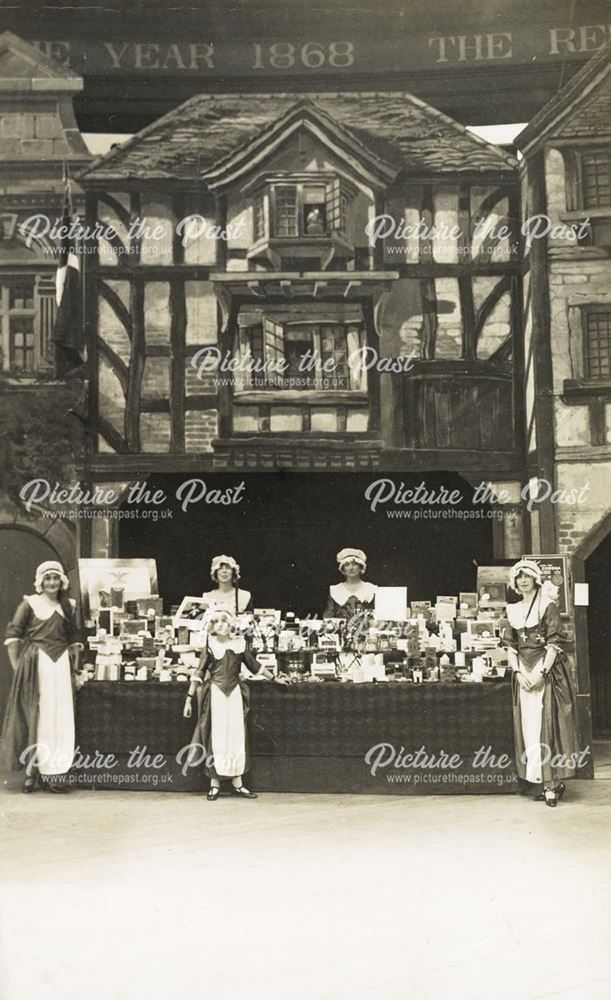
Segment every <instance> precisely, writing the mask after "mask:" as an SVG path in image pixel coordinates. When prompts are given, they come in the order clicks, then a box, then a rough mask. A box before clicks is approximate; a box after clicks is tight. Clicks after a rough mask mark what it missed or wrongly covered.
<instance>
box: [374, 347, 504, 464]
mask: <svg viewBox="0 0 611 1000" xmlns="http://www.w3.org/2000/svg"><path fill="white" fill-rule="evenodd" d="M388 380H389V381H388V382H386V383H385V384H384V385H383V386H382V436H383V439H384V443H385V447H386V448H387V449H389V451H392V452H394V453H395V454H396V457H397V458H398V459H400V461H402V462H403V463H404V462H405V460H406V457H407V456H406V452H409V453H411V459H412V461H413V464H414V467H420V468H428V469H438V468H451V469H457V470H464V471H470V470H484V471H498V470H506V471H507V472H516V471H518V470H519V469H520V468H521V467H522V464H523V445H522V435H521V433H520V430H519V428H520V423H519V419H521V418H520V417H518V414H521V390H520V389H519V388H518V387H517V386H516V385H515V384H514V378H513V376H512V372H511V370H510V369H508V368H505V367H503V368H500V367H493V366H491V365H490V364H489V363H486V362H477V361H457V362H443V361H428V362H427V361H422V362H418V363H416V364H415V365H414V368H413V369H412V370H411V371H409V372H405V373H399V374H393V375H390V376H388ZM389 389H390V393H388V390H389Z"/></svg>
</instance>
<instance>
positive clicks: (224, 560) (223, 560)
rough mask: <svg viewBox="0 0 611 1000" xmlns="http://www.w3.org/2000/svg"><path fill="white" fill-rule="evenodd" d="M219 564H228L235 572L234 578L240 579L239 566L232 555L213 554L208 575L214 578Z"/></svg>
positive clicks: (219, 566)
mask: <svg viewBox="0 0 611 1000" xmlns="http://www.w3.org/2000/svg"><path fill="white" fill-rule="evenodd" d="M221 566H229V567H230V569H232V570H233V572H234V573H235V577H236V580H239V579H240V567H239V564H238V563H237V562H236V561H235V559H234V558H233V556H215V557H214V559H213V560H212V564H211V566H210V576H211V577H212V579H214V576H215V573H216V572H217V570H219V569H220V568H221Z"/></svg>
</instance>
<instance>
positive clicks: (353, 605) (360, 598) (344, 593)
mask: <svg viewBox="0 0 611 1000" xmlns="http://www.w3.org/2000/svg"><path fill="white" fill-rule="evenodd" d="M336 559H337V567H338V569H339V571H340V573H341V574H342V575H343V576H344V580H343V581H342V582H341V583H335V584H333V585H332V586H331V587H329V596H328V598H327V604H326V606H325V610H324V612H323V618H342V619H343V620H344V621H351V620H353V619H357V618H359V617H360V616H362V615H363V614H364V613H366V612H369V611H373V607H374V602H375V594H376V590H377V587H376V586H375V584H373V583H367V582H366V581H365V580H363V576H364V575H365V572H366V570H367V556H366V555H365V553H364V552H363V550H362V549H341V550H340V551H339V552H338V553H337V556H336Z"/></svg>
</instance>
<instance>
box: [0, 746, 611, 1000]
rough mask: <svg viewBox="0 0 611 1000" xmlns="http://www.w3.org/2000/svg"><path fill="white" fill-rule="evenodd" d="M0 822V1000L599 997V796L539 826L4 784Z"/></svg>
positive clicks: (293, 802) (315, 801) (420, 802)
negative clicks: (23, 789)
mask: <svg viewBox="0 0 611 1000" xmlns="http://www.w3.org/2000/svg"><path fill="white" fill-rule="evenodd" d="M609 756H610V761H611V754H610V755H609ZM601 760H602V756H601ZM607 775H608V777H611V769H609V770H608V771H607ZM0 817H1V824H2V834H1V836H2V843H3V847H4V850H3V852H2V860H1V862H0V878H1V879H2V885H3V890H2V899H1V904H0V906H1V909H0V968H1V969H2V970H3V971H2V973H0V976H1V977H2V978H0V998H1V1000H51V998H52V1000H77V998H78V1000H83V998H87V1000H102V998H103V1000H145V998H146V1000H161V998H163V1000H167V997H169V996H178V997H181V998H182V997H187V996H189V995H193V996H194V997H197V998H199V997H202V996H205V997H206V998H210V1000H242V998H246V997H248V998H255V1000H258V998H262V1000H263V998H265V1000H323V998H329V1000H331V998H333V1000H335V998H338V1000H339V998H342V1000H344V998H345V1000H405V998H407V997H409V998H414V1000H429V998H431V1000H432V998H434V1000H438V998H448V1000H462V998H465V1000H480V998H481V1000H490V997H491V996H493V997H495V1000H535V998H544V997H545V998H549V997H558V998H559V1000H608V998H609V996H611V949H610V948H609V918H610V916H611V914H610V902H609V901H610V900H611V865H610V861H609V858H610V852H609V831H610V830H611V785H610V784H609V783H608V782H607V781H605V780H600V779H599V780H595V781H574V782H572V783H571V784H570V786H569V789H568V793H567V797H566V798H565V800H564V801H563V802H562V803H561V804H560V806H559V807H558V808H557V809H555V810H552V809H549V808H547V807H546V806H545V805H543V804H540V803H535V802H531V801H530V800H528V799H525V798H522V797H519V796H507V795H502V796H501V795H499V796H492V795H485V796H451V797H443V796H422V797H415V796H410V797H406V798H405V799H403V798H399V797H388V798H385V797H380V796H375V797H372V796H356V795H352V796H324V795H312V796H296V795H271V794H268V795H265V796H261V797H260V798H259V799H258V800H257V801H252V802H240V801H236V800H233V799H230V798H227V799H222V800H220V801H218V802H216V803H214V804H212V803H208V802H206V800H205V798H204V797H202V796H198V795H190V794H184V795H179V794H176V795H175V794H167V793H166V794H163V793H158V792H140V793H137V792H131V793H130V792H122V791H116V792H115V791H83V790H81V791H77V792H74V793H72V794H71V795H68V796H51V795H45V794H43V793H40V792H39V793H36V794H34V795H29V796H25V795H22V794H20V792H19V791H18V789H17V788H16V787H15V786H14V783H13V784H12V785H9V786H8V787H5V789H4V791H3V792H2V793H1V794H0Z"/></svg>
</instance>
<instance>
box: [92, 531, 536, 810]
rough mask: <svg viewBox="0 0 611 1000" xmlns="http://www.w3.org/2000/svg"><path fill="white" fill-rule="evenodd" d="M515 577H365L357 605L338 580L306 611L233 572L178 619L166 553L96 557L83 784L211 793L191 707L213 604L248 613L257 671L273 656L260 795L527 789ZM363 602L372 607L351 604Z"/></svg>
mask: <svg viewBox="0 0 611 1000" xmlns="http://www.w3.org/2000/svg"><path fill="white" fill-rule="evenodd" d="M346 554H347V555H346ZM339 555H340V556H342V559H341V560H340V562H341V561H343V562H346V560H351V561H352V562H354V558H355V556H356V558H357V560H358V558H361V556H362V558H363V559H364V554H363V553H361V552H360V550H344V552H343V553H339ZM344 557H346V558H344ZM216 561H217V562H218V563H219V566H220V567H221V576H222V572H223V566H224V565H225V562H226V563H227V567H226V568H227V569H228V570H232V569H235V567H236V566H237V564H236V563H235V561H234V560H232V559H231V557H218V558H217V560H216ZM223 561H225V562H223ZM231 564H233V566H232V565H231ZM213 565H216V564H215V563H213ZM217 568H218V567H217ZM238 569H239V567H238ZM503 574H504V570H503V569H502V568H501V569H500V570H497V571H496V579H495V571H494V568H489V571H488V573H487V574H485V573H484V574H482V580H481V587H479V588H478V592H477V593H461V594H459V595H458V596H456V597H452V596H447V595H445V596H439V597H438V598H437V599H436V601H435V602H434V603H433V602H431V601H425V600H422V601H415V600H414V601H412V602H411V603H410V604H407V597H406V591H405V588H401V587H377V588H376V587H371V586H370V585H368V584H367V585H365V590H362V588H361V589H359V587H360V584H359V581H358V578H357V579H356V582H355V583H354V584H353V588H355V589H353V590H352V591H351V592H350V593H351V594H352V596H351V598H350V600H349V601H348V602H347V603H346V604H345V605H344V606H343V607H342V604H341V601H342V600H343V596H345V595H342V589H341V586H340V587H339V588H338V587H333V588H331V590H330V595H334V598H335V599H331V600H330V602H329V606H328V612H327V614H328V617H327V618H324V619H312V618H307V619H299V618H298V617H297V616H296V615H295V614H293V613H292V612H290V611H285V612H283V611H281V610H279V609H273V608H264V609H261V608H259V609H257V608H254V609H253V608H252V607H251V606H250V604H249V599H250V594H249V593H248V592H247V591H242V590H240V589H239V587H238V584H237V576H236V574H235V573H234V575H233V576H232V574H231V573H230V572H227V574H226V575H227V583H226V585H225V586H226V589H225V590H213V591H210V592H208V593H206V594H204V595H203V596H199V597H198V596H186V597H185V598H184V599H183V600H182V601H181V603H180V605H178V606H174V607H173V608H172V609H171V611H172V614H170V615H167V614H165V615H164V613H163V612H164V602H163V600H162V598H161V597H160V596H159V595H158V594H157V593H156V590H157V585H156V584H157V581H156V567H155V564H154V561H153V560H99V561H96V560H84V561H82V565H81V587H82V591H83V602H84V607H85V613H86V616H87V617H86V623H87V630H88V652H87V656H86V658H85V659H86V667H85V671H86V674H87V677H88V683H86V684H85V685H84V687H83V688H82V689H81V690H80V692H79V697H78V713H77V716H78V721H77V726H78V741H77V742H78V754H77V759H76V761H75V767H74V769H73V780H74V782H75V783H79V784H81V783H82V784H89V785H94V786H95V787H98V788H117V787H120V788H127V789H130V788H132V789H139V790H146V789H152V790H167V791H185V790H186V791H188V790H191V791H201V790H203V789H205V788H206V787H207V784H208V782H207V779H206V777H205V772H204V763H205V761H206V753H207V752H208V753H209V752H210V751H209V748H208V749H207V750H206V748H204V747H203V746H198V744H197V742H196V741H195V742H194V736H193V733H194V718H185V716H184V713H185V705H186V704H188V703H189V701H190V699H189V698H187V693H188V692H191V691H195V690H196V687H195V683H194V682H193V677H194V674H195V673H196V671H197V667H198V664H199V662H200V658H201V657H202V654H203V652H204V650H206V649H207V648H208V644H209V642H210V641H211V640H210V636H209V633H208V631H207V630H208V629H209V627H210V621H211V620H212V618H211V615H212V617H214V614H213V612H212V608H213V607H216V608H217V609H218V607H219V606H221V605H223V604H225V605H227V606H228V607H229V609H231V608H234V609H235V612H236V613H235V614H234V615H233V619H234V621H235V628H236V629H237V630H238V631H239V632H240V633H241V637H240V641H241V642H242V643H246V645H247V647H248V649H249V650H250V652H251V654H252V656H253V657H254V660H251V664H253V668H256V667H257V663H258V664H259V665H260V666H263V667H264V668H265V670H264V674H265V677H266V678H267V679H263V680H262V679H260V678H259V677H258V676H255V675H253V674H252V672H251V671H249V670H248V669H246V670H244V672H243V677H242V682H241V683H243V684H245V685H246V687H247V689H248V692H249V697H248V698H247V701H248V702H249V703H250V710H249V714H248V730H249V732H250V752H251V761H252V763H251V768H250V773H249V783H250V784H252V785H253V786H254V787H256V788H257V789H258V790H260V791H294V792H308V791H309V792H343V791H345V792H371V793H374V794H412V793H425V794H426V793H428V794H439V793H441V794H457V793H465V792H467V793H499V792H508V791H513V790H514V789H515V781H516V779H515V772H514V767H513V759H512V754H513V729H512V708H511V692H510V685H509V683H508V681H509V676H508V673H507V669H506V654H505V651H504V649H503V647H502V645H501V639H500V633H501V629H502V618H501V616H502V614H503V608H504V601H505V598H506V594H505V588H504V584H503V582H502V581H503ZM232 580H233V582H232ZM221 583H222V579H221ZM232 587H234V588H235V589H233V590H232ZM147 588H148V590H149V591H150V592H149V593H143V591H144V590H146V589H147ZM357 594H358V595H360V598H362V600H361V599H359V600H357V598H356V596H355V595H357ZM215 602H216V603H215ZM219 602H220V604H219ZM338 602H339V603H338ZM353 604H354V607H356V608H357V609H358V610H357V611H355V613H348V611H349V609H352V610H353V611H354V608H353ZM165 610H168V609H167V608H166V609H165ZM222 613H223V614H227V611H224V612H222ZM342 615H343V616H342ZM262 673H263V672H262ZM189 748H191V754H192V755H193V754H194V756H189Z"/></svg>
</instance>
